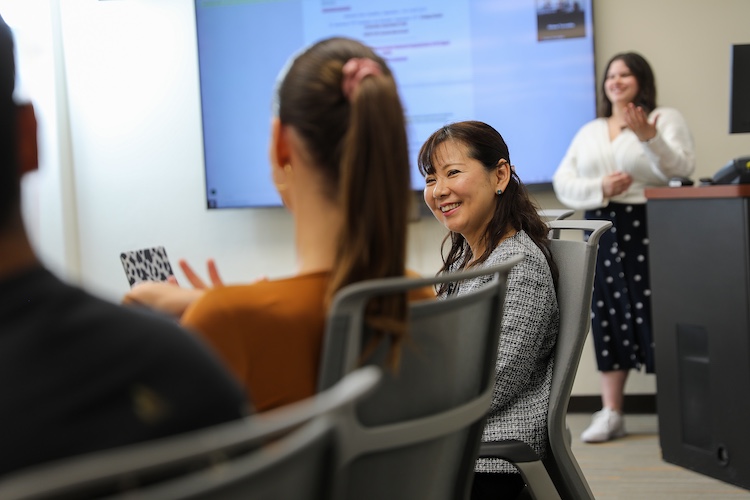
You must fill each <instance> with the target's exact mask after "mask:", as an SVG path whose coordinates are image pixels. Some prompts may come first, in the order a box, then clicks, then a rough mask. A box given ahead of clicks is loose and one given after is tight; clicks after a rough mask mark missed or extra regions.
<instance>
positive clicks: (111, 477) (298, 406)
mask: <svg viewBox="0 0 750 500" xmlns="http://www.w3.org/2000/svg"><path fill="white" fill-rule="evenodd" d="M381 375H382V374H381V371H380V369H379V368H377V367H365V368H362V369H359V370H356V371H354V372H352V373H351V374H349V375H348V376H347V377H345V378H344V379H342V380H341V381H340V383H338V384H336V385H335V386H333V387H331V388H330V389H329V390H328V391H325V392H323V393H320V394H318V395H317V396H315V397H313V398H309V399H307V400H304V401H301V402H298V403H294V404H292V405H288V406H286V407H283V408H279V409H277V410H273V411H269V412H265V413H263V414H258V415H254V416H250V417H248V418H246V419H243V420H239V421H235V422H229V423H226V424H221V425H218V426H215V427H212V428H208V429H201V430H198V431H192V432H190V433H186V434H181V435H177V436H173V437H168V438H164V439H160V440H155V441H149V442H144V443H138V444H134V445H129V446H126V447H122V448H119V449H110V450H104V451H100V452H95V453H91V454H86V455H81V456H78V457H72V458H70V459H66V460H60V461H56V462H54V463H50V464H46V465H41V466H38V467H33V468H30V469H27V470H24V471H20V472H17V473H13V474H10V475H8V476H5V477H4V478H0V498H2V499H3V500H21V499H24V500H32V499H34V500H42V499H52V498H55V499H65V498H67V499H76V500H81V499H88V498H112V499H126V498H138V499H139V500H148V499H152V500H170V499H205V500H208V499H211V500H234V499H247V498H252V499H254V500H266V499H267V500H271V499H285V500H286V499H299V500H306V499H316V500H328V499H330V498H332V495H333V490H334V489H335V488H334V480H335V472H336V471H335V465H336V453H337V446H338V444H337V443H338V440H339V437H340V432H339V431H338V430H337V428H336V419H335V418H334V415H336V413H337V412H340V411H343V410H344V409H345V408H346V407H347V406H351V405H352V404H353V403H354V402H355V401H356V400H357V399H359V398H361V397H363V396H364V395H366V394H368V393H369V392H371V391H372V390H373V389H374V387H375V386H376V384H377V383H379V381H380V380H381ZM113 432H117V430H116V429H113ZM7 451H8V450H5V452H7Z"/></svg>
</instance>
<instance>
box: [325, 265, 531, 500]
mask: <svg viewBox="0 0 750 500" xmlns="http://www.w3.org/2000/svg"><path fill="white" fill-rule="evenodd" d="M522 258H523V257H522V256H521V255H517V256H513V257H512V258H511V259H509V260H508V261H507V262H506V263H503V264H501V265H499V266H496V267H493V268H491V269H489V268H488V269H485V270H479V271H468V272H461V273H456V274H453V275H445V276H440V277H432V278H391V279H381V280H372V281H367V282H360V283H356V284H353V285H350V286H348V287H346V288H344V289H342V290H341V291H339V293H338V294H337V295H336V297H335V300H334V303H333V305H332V307H331V311H330V313H329V317H328V325H327V331H326V335H325V341H324V347H323V358H322V365H321V372H320V378H319V388H320V389H326V388H328V387H330V386H331V385H332V384H334V383H336V381H337V380H339V379H340V378H341V377H343V376H344V375H345V374H346V373H348V372H350V371H352V370H354V369H355V368H356V367H357V366H359V365H360V363H361V357H362V350H363V346H367V345H368V342H369V340H370V332H369V331H368V329H367V328H366V327H365V325H364V311H365V307H366V305H367V303H368V301H369V300H370V299H371V298H372V297H375V296H380V295H387V294H391V293H398V292H402V291H405V290H410V289H415V288H421V287H426V286H432V285H434V284H436V283H444V282H454V281H460V280H463V279H468V278H471V277H476V276H483V275H487V279H488V281H489V283H488V284H487V285H486V286H484V287H482V288H481V289H479V290H476V291H473V292H472V293H469V294H466V295H462V296H453V297H449V298H447V299H446V300H425V301H420V302H413V303H411V304H410V305H409V322H408V339H407V340H406V341H405V342H404V344H403V347H402V354H401V363H400V365H399V368H398V371H396V372H395V373H394V372H392V371H390V370H386V371H385V375H384V377H383V378H384V380H383V383H382V384H381V385H380V386H379V387H378V388H377V389H376V390H375V391H374V392H373V393H372V394H371V395H370V396H368V397H366V398H364V399H363V400H361V401H360V402H358V403H357V404H356V405H355V406H352V407H350V408H349V409H348V410H347V411H348V412H349V414H350V415H349V416H348V417H347V418H345V419H344V420H345V422H344V425H343V427H344V428H345V431H344V435H345V436H346V437H345V439H343V440H342V448H341V454H340V455H339V474H340V479H341V482H340V483H339V485H340V486H341V490H340V491H339V493H340V496H339V498H346V499H354V498H356V499H357V500H368V499H377V500H383V499H387V500H402V499H403V500H405V499H409V500H420V499H425V500H427V499H429V500H441V499H445V500H456V499H462V498H466V497H467V495H468V493H469V491H470V488H471V480H472V477H473V470H474V462H475V461H476V456H477V452H478V449H479V443H480V441H481V433H482V430H483V428H484V423H485V417H486V413H487V409H488V408H489V406H490V401H491V398H492V391H493V388H494V378H495V362H496V353H497V343H498V337H499V332H500V322H501V319H502V311H503V303H504V300H505V287H506V280H507V275H508V272H509V271H510V270H511V268H512V267H513V266H514V265H515V264H516V263H518V262H520V261H521V260H522ZM385 344H386V342H381V345H379V347H378V349H377V350H376V352H375V353H374V355H373V356H372V357H370V358H368V359H367V360H366V361H365V362H367V363H373V364H378V365H383V364H385V359H386V353H387V350H388V349H387V347H388V346H387V345H385Z"/></svg>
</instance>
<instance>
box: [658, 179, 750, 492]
mask: <svg viewBox="0 0 750 500" xmlns="http://www.w3.org/2000/svg"><path fill="white" fill-rule="evenodd" d="M646 198H647V200H648V201H647V205H646V207H647V208H646V210H647V221H648V232H649V240H650V243H649V255H650V275H651V290H652V311H653V313H652V314H653V328H654V340H655V353H656V383H657V407H658V412H659V440H660V443H661V449H662V456H663V458H664V460H666V461H667V462H671V463H674V464H677V465H680V466H682V467H686V468H688V469H691V470H694V471H696V472H700V473H702V474H706V475H708V476H711V477H714V478H717V479H720V480H722V481H726V482H728V483H732V484H735V485H738V486H741V487H743V488H747V489H750V185H748V184H744V185H724V186H701V187H677V188H655V189H647V190H646Z"/></svg>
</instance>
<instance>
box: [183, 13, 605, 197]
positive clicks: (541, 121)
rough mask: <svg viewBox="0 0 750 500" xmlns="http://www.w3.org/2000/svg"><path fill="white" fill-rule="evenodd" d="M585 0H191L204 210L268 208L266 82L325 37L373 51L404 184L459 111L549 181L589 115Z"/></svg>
mask: <svg viewBox="0 0 750 500" xmlns="http://www.w3.org/2000/svg"><path fill="white" fill-rule="evenodd" d="M590 2H591V0H587V1H582V2H567V1H561V2H548V1H540V0H537V1H536V2H530V1H528V0H501V1H498V0H483V1H473V0H450V1H435V0H431V1H427V0H423V1H413V0H381V1H378V2H370V1H364V0H288V1H285V0H276V1H273V0H266V1H263V0H255V1H252V0H246V1H243V0H196V4H195V5H196V23H197V35H198V62H199V69H200V89H201V109H202V117H203V138H204V151H205V174H206V191H207V192H206V199H207V205H208V206H209V207H211V208H229V207H248V206H274V205H279V204H280V200H279V197H278V195H277V194H276V191H275V189H274V186H273V183H272V182H271V176H270V165H269V161H268V138H269V125H270V119H271V114H272V102H273V90H274V87H275V85H276V81H277V78H278V75H279V72H280V70H281V69H282V68H283V67H284V65H285V64H286V62H287V60H288V58H289V57H290V55H292V54H294V53H296V52H299V51H300V50H301V49H303V48H304V47H306V46H308V45H309V44H311V43H314V42H315V41H318V40H320V39H323V38H327V37H330V36H346V37H350V38H355V39H357V40H360V41H362V42H363V43H365V44H367V45H369V46H370V47H372V48H373V49H374V50H375V51H376V52H377V53H378V54H379V55H380V56H382V57H383V58H384V59H385V60H387V61H388V64H389V66H390V67H391V69H392V70H393V72H394V74H395V77H396V81H397V83H398V85H399V91H400V94H401V96H402V99H403V103H404V108H405V112H406V118H407V124H408V134H409V142H410V154H411V160H412V186H413V187H414V189H416V190H421V189H422V188H423V187H424V182H423V180H422V178H421V176H420V175H419V173H418V171H417V169H416V155H417V152H418V151H419V147H420V145H421V144H422V142H423V141H424V140H425V139H426V138H427V137H428V136H429V135H430V134H431V133H432V132H434V131H435V130H436V129H438V128H439V127H441V126H443V125H445V124H447V123H450V122H453V121H458V120H468V119H476V120H482V121H485V122H487V123H489V124H491V125H492V126H494V127H495V128H497V129H498V131H500V133H501V134H502V135H503V137H504V138H505V139H506V141H507V143H508V145H509V148H510V152H511V161H512V163H513V164H514V165H516V169H517V172H518V174H519V175H520V177H521V179H522V180H523V181H524V182H526V183H528V184H534V183H544V182H549V181H550V179H551V177H552V174H553V173H554V170H555V168H556V167H557V165H558V163H559V162H560V160H561V159H562V156H563V154H564V153H565V150H566V149H567V146H568V143H569V142H570V140H571V139H572V137H573V135H574V134H575V132H576V131H577V130H578V128H579V127H580V126H581V125H582V124H583V123H585V122H586V121H588V120H590V119H592V118H593V117H594V115H595V75H594V54H593V39H592V32H593V30H592V26H591V8H590Z"/></svg>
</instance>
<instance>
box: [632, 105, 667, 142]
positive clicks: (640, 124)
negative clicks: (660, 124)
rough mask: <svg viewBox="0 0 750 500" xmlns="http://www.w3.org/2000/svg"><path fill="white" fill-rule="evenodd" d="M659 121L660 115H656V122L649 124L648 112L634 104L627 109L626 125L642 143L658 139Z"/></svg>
mask: <svg viewBox="0 0 750 500" xmlns="http://www.w3.org/2000/svg"><path fill="white" fill-rule="evenodd" d="M658 119H659V115H655V116H654V121H653V122H649V121H648V115H647V114H646V111H645V110H644V109H643V108H642V107H640V106H636V105H635V104H633V103H632V102H631V103H630V104H628V106H627V107H626V108H625V116H624V120H625V125H627V126H628V128H629V129H630V130H632V131H633V133H634V134H635V135H636V136H637V137H638V140H640V141H641V142H646V141H648V140H651V139H653V138H654V137H656V121H657V120H658Z"/></svg>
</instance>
